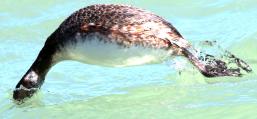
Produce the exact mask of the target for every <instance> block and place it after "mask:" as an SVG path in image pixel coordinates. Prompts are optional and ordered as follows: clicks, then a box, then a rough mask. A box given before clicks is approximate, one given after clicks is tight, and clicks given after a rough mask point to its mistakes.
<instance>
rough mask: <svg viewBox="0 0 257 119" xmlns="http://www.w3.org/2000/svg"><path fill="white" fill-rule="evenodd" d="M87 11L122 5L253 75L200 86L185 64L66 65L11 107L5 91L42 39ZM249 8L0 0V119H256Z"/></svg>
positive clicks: (256, 32)
mask: <svg viewBox="0 0 257 119" xmlns="http://www.w3.org/2000/svg"><path fill="white" fill-rule="evenodd" d="M95 3H123V4H130V5H134V6H137V7H140V8H144V9H147V10H150V11H152V12H154V13H156V14H158V15H160V16H162V17H164V18H165V19H167V20H168V21H170V22H171V23H172V24H173V25H174V26H175V27H176V28H177V29H178V30H179V31H180V33H181V34H182V35H183V36H184V37H185V38H186V39H188V40H189V41H190V42H192V43H193V44H194V43H197V42H200V41H203V40H216V41H217V43H218V44H219V45H221V46H222V47H223V48H225V49H227V50H229V51H231V52H233V54H236V55H237V56H238V57H240V58H242V59H244V60H246V62H248V63H249V64H250V66H251V67H252V68H253V73H251V74H247V75H244V76H243V77H240V78H236V77H223V78H205V77H203V76H202V75H201V74H200V73H198V71H197V70H196V69H194V68H193V67H192V66H191V65H190V64H189V63H188V62H187V61H186V60H185V59H183V58H175V59H174V60H179V61H181V62H185V63H186V68H184V69H181V70H182V73H181V74H179V73H178V71H177V70H175V69H176V68H175V67H174V66H173V64H172V63H170V62H172V60H171V61H168V62H165V63H162V64H155V65H145V66H137V67H129V68H106V67H99V66H92V65H86V64H81V63H78V62H71V61H69V62H68V61H66V62H62V63H60V64H57V65H56V66H55V67H54V68H53V69H51V71H50V72H49V74H48V75H47V77H46V81H45V84H44V85H43V87H42V89H41V91H40V92H39V93H38V94H37V95H35V96H34V97H33V98H31V99H30V100H28V101H27V102H26V103H24V104H21V105H17V104H16V103H14V101H13V100H12V90H13V89H14V87H15V85H16V84H17V82H18V81H19V80H20V78H21V77H22V76H23V74H24V73H25V72H26V70H27V69H28V68H29V67H30V65H31V64H32V62H33V61H34V59H35V58H36V56H37V54H38V52H39V50H40V49H41V48H42V46H43V44H44V41H45V39H46V38H47V37H48V36H49V35H50V34H51V33H52V32H53V31H54V30H55V29H56V28H57V27H58V25H59V24H60V23H61V22H62V21H63V20H64V19H65V18H66V17H67V16H69V15H70V14H71V13H72V12H74V11H75V10H78V9H79V8H82V7H84V6H87V5H91V4H95ZM256 22H257V2H256V1H255V0H198V1H195V0H176V1H175V0H169V1H168V0H166V1H164V0H163V1H150V0H144V1H129V0H123V1H121V0H102V1H87V0H76V1H71V0H56V1H45V0H40V1H34V0H19V1H18V0H1V3H0V28H1V29H0V42H1V43H0V67H1V70H0V119H29V118H31V119H41V118H42V119H64V118H74V119H77V118H88V119H202V118H203V119H204V118H208V119H257V115H256V112H257V80H256V79H257V74H256V71H257V55H256V53H257V29H256V27H257V24H256Z"/></svg>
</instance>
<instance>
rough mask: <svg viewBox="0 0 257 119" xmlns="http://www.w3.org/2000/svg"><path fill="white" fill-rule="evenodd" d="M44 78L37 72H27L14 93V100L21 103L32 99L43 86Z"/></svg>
mask: <svg viewBox="0 0 257 119" xmlns="http://www.w3.org/2000/svg"><path fill="white" fill-rule="evenodd" d="M42 82H43V80H42V78H40V76H39V75H38V74H37V73H36V72H35V71H29V72H27V73H26V74H25V75H24V76H23V78H22V79H21V80H20V82H19V83H18V84H17V85H16V87H15V90H14V91H13V98H14V99H15V100H17V101H21V100H23V99H25V98H27V97H31V96H32V95H33V94H34V93H35V92H37V90H38V89H39V88H40V86H41V85H42Z"/></svg>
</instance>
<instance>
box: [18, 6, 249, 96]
mask: <svg viewBox="0 0 257 119" xmlns="http://www.w3.org/2000/svg"><path fill="white" fill-rule="evenodd" d="M171 55H181V56H185V57H186V58H187V59H188V60H189V61H190V62H191V63H192V64H193V65H194V66H195V67H197V69H198V70H199V71H200V72H201V73H202V74H203V75H204V76H206V77H216V76H240V75H241V73H240V70H239V69H231V68H227V67H226V63H225V62H223V61H221V60H217V59H212V60H211V61H213V62H212V63H205V62H204V61H203V60H201V58H200V57H198V56H197V51H196V50H195V49H194V48H193V47H192V45H191V44H190V43H189V42H188V41H187V40H185V39H184V38H183V37H182V35H181V34H180V33H179V32H178V31H177V30H176V29H175V28H174V27H173V26H172V24H170V23H169V22H167V21H166V20H164V19H163V18H161V17H159V16H157V15H155V14H153V13H151V12H148V11H145V10H142V9H139V8H135V7H131V6H126V5H91V6H88V7H85V8H83V9H80V10H78V11H76V12H75V13H73V14H72V15H71V16H69V17H68V18H67V19H66V20H65V21H64V22H63V23H62V24H61V25H60V26H59V28H57V29H56V30H55V31H54V32H53V33H52V34H51V35H50V36H49V37H48V38H47V40H46V42H45V45H44V47H43V48H42V50H41V51H40V53H39V55H38V57H37V58H36V60H35V61H34V63H33V64H32V66H31V67H30V68H29V70H28V71H27V72H26V73H25V75H24V76H23V77H22V79H21V80H20V81H19V83H18V84H17V86H16V89H15V90H14V94H13V98H14V99H15V100H18V101H20V100H23V99H24V98H26V97H31V96H32V95H33V94H34V93H35V92H36V91H37V90H38V89H39V88H40V87H41V85H42V84H43V82H44V79H45V76H46V74H47V72H48V71H49V70H50V68H51V67H53V66H54V65H55V64H56V63H58V62H60V61H63V60H76V61H80V62H84V63H88V64H94V65H101V66H112V67H124V66H133V65H141V64H149V63H158V62H162V61H164V60H165V59H167V58H168V57H170V56H171ZM231 56H234V55H231ZM233 58H234V60H235V61H237V64H238V66H239V67H240V68H242V69H244V70H246V71H247V72H250V71H251V69H250V67H249V66H248V65H247V64H246V63H245V62H243V61H242V60H240V59H238V58H236V57H233Z"/></svg>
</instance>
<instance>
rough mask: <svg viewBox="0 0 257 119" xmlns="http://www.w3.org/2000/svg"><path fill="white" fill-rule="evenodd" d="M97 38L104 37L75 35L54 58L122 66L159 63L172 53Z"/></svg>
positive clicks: (101, 36)
mask: <svg viewBox="0 0 257 119" xmlns="http://www.w3.org/2000/svg"><path fill="white" fill-rule="evenodd" d="M78 35H79V34H78ZM99 38H101V39H102V38H105V37H104V36H103V35H100V34H97V33H95V34H94V35H90V36H89V37H85V39H81V37H80V36H76V40H77V42H76V43H75V42H74V41H73V42H72V40H71V42H69V43H67V44H66V46H65V47H62V50H61V52H59V53H57V54H56V55H55V58H54V59H55V60H57V61H60V60H76V61H80V62H83V63H87V64H94V65H102V66H111V67H124V66H133V65H142V64H149V63H160V62H162V61H163V60H165V59H167V58H168V57H170V55H171V54H172V51H167V50H163V49H153V48H144V47H141V46H133V47H130V48H125V47H123V46H119V45H118V44H117V43H111V42H108V43H105V42H104V41H103V40H102V41H100V40H99Z"/></svg>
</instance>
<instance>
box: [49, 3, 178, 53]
mask: <svg viewBox="0 0 257 119" xmlns="http://www.w3.org/2000/svg"><path fill="white" fill-rule="evenodd" d="M57 31H58V32H55V33H54V34H53V35H55V36H51V37H50V39H49V42H53V41H50V40H51V38H53V37H54V38H56V37H58V38H56V40H64V41H65V39H67V38H72V37H75V35H76V34H78V33H79V34H80V35H82V36H86V35H88V34H90V33H94V32H98V33H100V34H103V35H105V36H107V38H108V39H105V40H108V41H105V42H114V43H117V44H119V45H122V46H124V47H130V46H133V45H136V46H137V45H139V46H143V47H151V48H163V49H167V48H169V47H171V42H170V41H172V40H179V39H181V38H182V36H181V35H180V34H179V32H178V31H177V30H176V29H175V28H174V27H173V26H172V25H171V24H170V23H168V22H167V21H165V20H164V19H162V18H161V17H159V16H157V15H154V14H153V13H151V12H148V11H145V10H143V9H139V8H135V7H132V6H126V5H91V6H88V7H85V8H82V9H80V10H78V11H76V12H75V13H73V14H72V15H71V16H70V17H68V18H67V19H66V20H65V21H64V22H63V23H62V24H61V25H60V27H59V28H58V29H57ZM60 37H61V38H60ZM46 43H48V41H47V42H46Z"/></svg>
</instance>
